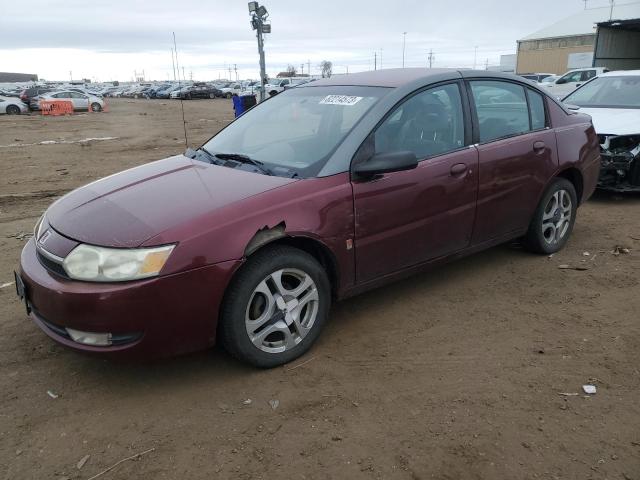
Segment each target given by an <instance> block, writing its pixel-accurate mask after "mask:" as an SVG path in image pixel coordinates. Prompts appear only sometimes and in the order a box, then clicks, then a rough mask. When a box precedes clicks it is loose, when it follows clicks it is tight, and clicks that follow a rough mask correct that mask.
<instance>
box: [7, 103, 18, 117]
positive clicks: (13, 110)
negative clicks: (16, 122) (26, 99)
mask: <svg viewBox="0 0 640 480" xmlns="http://www.w3.org/2000/svg"><path fill="white" fill-rule="evenodd" d="M7 115H20V107H18V106H17V105H7Z"/></svg>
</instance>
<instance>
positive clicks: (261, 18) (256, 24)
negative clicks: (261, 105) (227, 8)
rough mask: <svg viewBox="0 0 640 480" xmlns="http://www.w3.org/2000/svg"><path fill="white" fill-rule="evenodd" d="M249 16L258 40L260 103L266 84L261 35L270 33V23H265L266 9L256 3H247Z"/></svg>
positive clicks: (266, 17)
mask: <svg viewBox="0 0 640 480" xmlns="http://www.w3.org/2000/svg"><path fill="white" fill-rule="evenodd" d="M249 14H250V15H251V28H253V29H254V30H255V31H256V38H257V39H258V54H259V56H260V101H261V102H262V101H263V100H264V97H265V95H264V86H265V84H266V83H267V68H266V66H265V59H264V37H263V34H265V33H271V23H270V22H269V23H267V19H268V18H269V13H268V12H267V7H265V6H264V5H259V4H258V2H249Z"/></svg>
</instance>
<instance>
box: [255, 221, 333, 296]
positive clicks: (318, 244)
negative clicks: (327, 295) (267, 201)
mask: <svg viewBox="0 0 640 480" xmlns="http://www.w3.org/2000/svg"><path fill="white" fill-rule="evenodd" d="M275 245H287V246H290V247H293V248H297V249H299V250H302V251H304V252H306V253H308V254H309V255H311V256H312V257H313V258H315V259H316V260H317V261H318V263H320V265H322V268H324V270H325V271H326V272H327V277H328V278H329V283H330V285H331V293H332V295H333V296H335V295H336V293H337V292H338V286H339V285H338V283H339V278H340V276H339V275H340V272H339V268H338V262H337V260H336V258H335V255H334V254H333V252H332V251H331V249H330V248H329V247H327V245H325V244H324V243H323V242H322V241H321V240H319V239H317V238H314V237H311V236H305V235H291V234H289V233H287V232H286V225H285V223H284V222H281V223H279V224H278V225H276V226H274V227H272V228H264V229H262V230H259V231H258V232H256V234H255V235H254V236H253V237H252V238H251V240H250V241H249V243H248V244H247V246H246V247H245V251H244V257H245V259H249V258H251V256H252V255H254V254H255V253H256V252H258V251H260V250H262V249H264V248H267V247H271V246H275Z"/></svg>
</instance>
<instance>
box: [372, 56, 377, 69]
mask: <svg viewBox="0 0 640 480" xmlns="http://www.w3.org/2000/svg"><path fill="white" fill-rule="evenodd" d="M373 69H374V70H378V52H373Z"/></svg>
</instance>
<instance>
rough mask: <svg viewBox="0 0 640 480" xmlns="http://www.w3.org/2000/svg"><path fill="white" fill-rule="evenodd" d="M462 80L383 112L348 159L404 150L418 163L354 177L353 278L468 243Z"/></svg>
mask: <svg viewBox="0 0 640 480" xmlns="http://www.w3.org/2000/svg"><path fill="white" fill-rule="evenodd" d="M470 125H471V124H470V118H469V114H468V109H467V103H466V97H465V96H464V95H463V90H462V84H461V83H458V82H453V83H446V84H443V85H439V86H435V87H431V88H428V89H426V90H422V91H419V92H416V93H414V94H413V95H411V96H410V97H408V98H407V99H406V100H404V101H403V102H402V103H400V104H399V105H398V106H396V107H395V109H394V110H392V111H391V112H390V114H389V115H388V116H387V117H386V119H385V120H384V121H383V122H382V123H381V124H380V125H379V126H378V127H377V128H376V129H375V130H374V131H373V132H372V134H371V135H370V136H369V138H368V139H367V141H365V143H364V144H363V145H362V147H361V148H360V150H359V152H358V153H357V154H356V157H355V159H354V161H355V162H358V163H359V162H361V161H367V160H368V159H369V158H371V156H372V155H373V154H375V153H383V152H393V151H407V150H410V151H412V152H414V153H415V154H416V156H417V157H418V159H419V164H418V167H417V168H416V169H414V170H409V171H403V172H393V173H388V174H385V175H380V176H379V177H377V178H373V179H370V180H362V181H358V180H356V179H354V181H353V194H354V204H355V219H356V225H355V232H356V235H355V247H356V258H357V265H356V271H357V281H358V282H359V283H360V282H366V281H369V280H373V279H375V278H377V277H380V276H383V275H386V274H389V273H393V272H395V271H399V270H402V269H404V268H407V267H410V266H412V265H416V264H419V263H422V262H425V261H427V260H429V259H433V258H437V257H440V256H444V255H447V254H449V253H452V252H455V251H457V250H460V249H463V248H464V247H466V246H467V245H468V244H469V241H470V238H471V232H472V229H473V221H474V215H475V203H476V194H477V181H478V169H477V163H478V152H477V151H476V149H475V148H474V147H472V146H471V136H470V130H471V128H470Z"/></svg>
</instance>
